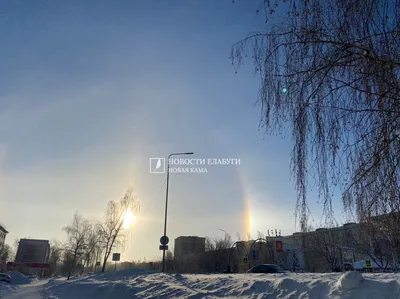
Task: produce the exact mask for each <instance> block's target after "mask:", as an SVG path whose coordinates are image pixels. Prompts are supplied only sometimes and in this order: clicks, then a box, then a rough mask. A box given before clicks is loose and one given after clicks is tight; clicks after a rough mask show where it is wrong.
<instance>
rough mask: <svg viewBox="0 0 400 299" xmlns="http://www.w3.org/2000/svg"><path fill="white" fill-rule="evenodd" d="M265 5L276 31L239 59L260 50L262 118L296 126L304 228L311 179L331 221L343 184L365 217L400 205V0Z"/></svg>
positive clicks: (256, 37) (272, 126) (253, 38)
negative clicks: (336, 193) (337, 190)
mask: <svg viewBox="0 0 400 299" xmlns="http://www.w3.org/2000/svg"><path fill="white" fill-rule="evenodd" d="M262 3H263V7H264V8H265V12H266V19H267V20H266V22H267V23H268V25H269V26H268V27H267V28H268V29H267V30H266V31H265V32H256V33H253V34H251V35H249V36H248V37H246V38H245V39H243V40H241V41H239V42H238V43H236V44H235V45H234V46H233V47H232V54H231V58H232V63H233V65H234V66H235V67H236V68H237V67H239V66H240V65H241V64H242V63H243V61H244V58H245V57H246V56H247V50H248V49H249V48H250V49H251V50H250V51H251V57H252V60H253V63H254V66H255V71H256V73H258V74H259V75H260V79H261V81H260V82H261V84H260V93H259V95H260V97H259V101H260V103H261V108H262V111H263V117H262V122H261V124H262V125H263V126H265V128H266V130H267V132H269V133H275V132H278V133H279V132H281V129H290V130H291V131H292V135H293V143H294V145H293V151H292V163H291V168H292V173H293V175H294V177H295V184H296V189H297V193H298V198H297V205H296V207H297V208H296V216H297V217H298V219H299V220H300V223H301V227H302V230H303V231H304V230H305V229H306V226H307V220H308V214H309V209H308V202H307V187H308V186H309V184H308V180H309V179H312V180H313V181H314V182H315V183H316V185H317V186H318V188H319V196H320V198H321V199H322V202H323V206H324V212H325V215H326V216H327V218H329V217H330V216H332V215H333V209H332V191H333V190H334V189H335V187H340V188H341V189H342V190H341V191H342V192H343V204H344V208H345V210H346V211H347V212H352V211H355V212H356V214H357V215H358V217H359V218H362V217H363V216H364V215H369V214H371V213H372V214H378V213H381V212H382V210H385V209H386V210H389V211H390V212H391V211H399V203H400V200H399V198H400V196H399V190H400V188H399V170H400V142H399V133H400V130H399V122H400V72H399V71H400V22H399V21H400V9H399V7H400V0H360V1H347V0H332V1H325V0H307V1H303V0H292V1H287V0H275V1H274V0H272V1H271V0H263V1H262ZM278 8H279V9H278ZM280 9H282V11H284V12H285V15H279V16H278V15H277V12H278V11H279V10H280ZM275 16H276V18H275V19H274V17H275Z"/></svg>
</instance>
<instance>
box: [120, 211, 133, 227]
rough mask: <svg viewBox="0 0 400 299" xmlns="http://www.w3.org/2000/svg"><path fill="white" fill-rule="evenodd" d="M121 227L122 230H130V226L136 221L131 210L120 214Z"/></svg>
mask: <svg viewBox="0 0 400 299" xmlns="http://www.w3.org/2000/svg"><path fill="white" fill-rule="evenodd" d="M122 221H123V223H122V226H123V228H124V229H129V228H131V226H132V224H133V223H134V222H135V221H136V216H135V215H133V213H132V211H131V210H126V211H125V212H124V213H123V214H122Z"/></svg>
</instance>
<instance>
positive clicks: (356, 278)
mask: <svg viewBox="0 0 400 299" xmlns="http://www.w3.org/2000/svg"><path fill="white" fill-rule="evenodd" d="M362 280H363V278H362V275H361V273H359V272H358V271H349V272H346V273H344V274H343V275H342V276H340V278H339V280H338V282H337V285H336V286H337V288H338V289H341V290H343V291H349V290H352V289H355V288H356V287H358V285H359V284H360V283H361V282H362Z"/></svg>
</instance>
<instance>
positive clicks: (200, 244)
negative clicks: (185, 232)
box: [174, 236, 206, 258]
mask: <svg viewBox="0 0 400 299" xmlns="http://www.w3.org/2000/svg"><path fill="white" fill-rule="evenodd" d="M205 250H206V238H202V237H194V236H189V237H185V236H181V237H178V238H176V239H175V246H174V257H175V258H180V257H183V256H185V255H188V254H199V253H203V252H205Z"/></svg>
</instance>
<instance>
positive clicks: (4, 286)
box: [0, 282, 18, 298]
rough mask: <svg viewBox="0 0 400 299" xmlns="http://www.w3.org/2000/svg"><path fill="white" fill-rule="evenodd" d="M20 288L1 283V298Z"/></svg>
mask: <svg viewBox="0 0 400 299" xmlns="http://www.w3.org/2000/svg"><path fill="white" fill-rule="evenodd" d="M16 288H18V287H17V286H16V285H10V284H8V283H6V282H0V298H3V297H4V295H5V294H7V293H8V292H11V291H12V290H15V289H16Z"/></svg>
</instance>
